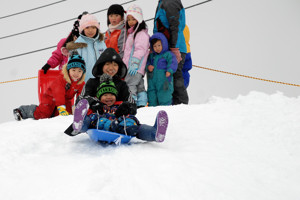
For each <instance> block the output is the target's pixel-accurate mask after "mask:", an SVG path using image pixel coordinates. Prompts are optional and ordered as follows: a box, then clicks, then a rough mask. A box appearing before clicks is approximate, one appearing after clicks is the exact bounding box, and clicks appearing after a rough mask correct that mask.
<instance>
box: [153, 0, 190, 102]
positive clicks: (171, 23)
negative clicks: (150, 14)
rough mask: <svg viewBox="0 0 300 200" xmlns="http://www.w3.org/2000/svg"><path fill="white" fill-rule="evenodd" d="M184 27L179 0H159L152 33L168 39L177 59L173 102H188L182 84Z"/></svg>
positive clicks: (184, 51) (183, 17) (183, 14)
mask: <svg viewBox="0 0 300 200" xmlns="http://www.w3.org/2000/svg"><path fill="white" fill-rule="evenodd" d="M184 28H185V10H184V8H183V6H182V3H181V1H180V0H159V1H158V6H157V9H156V13H155V18H154V29H153V33H156V32H162V33H163V34H164V35H165V36H166V37H167V39H168V42H169V48H170V50H171V51H172V52H173V53H174V54H175V55H176V58H177V61H178V68H177V71H176V72H175V73H174V75H173V76H174V92H173V104H174V105H176V104H181V103H184V104H188V102H189V97H188V94H187V90H186V88H185V86H184V80H183V76H182V68H183V64H184V60H185V55H186V53H187V48H186V43H185V38H184V35H183V30H184Z"/></svg>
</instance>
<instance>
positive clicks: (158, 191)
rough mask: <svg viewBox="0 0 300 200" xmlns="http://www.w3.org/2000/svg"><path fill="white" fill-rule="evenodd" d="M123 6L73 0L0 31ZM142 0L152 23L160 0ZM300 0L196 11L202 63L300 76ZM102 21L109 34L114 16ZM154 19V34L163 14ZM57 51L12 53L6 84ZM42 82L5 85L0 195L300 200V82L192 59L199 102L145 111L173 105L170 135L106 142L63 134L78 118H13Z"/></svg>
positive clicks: (8, 22)
mask: <svg viewBox="0 0 300 200" xmlns="http://www.w3.org/2000/svg"><path fill="white" fill-rule="evenodd" d="M122 2H125V1H122ZM182 2H183V5H184V6H185V7H187V6H191V5H193V4H195V3H199V2H201V1H197V0H182ZM48 3H53V1H52V2H50V1H48V0H46V1H37V0H30V1H19V0H10V1H7V2H6V3H5V5H4V4H3V5H1V16H5V15H8V14H12V13H16V12H20V11H23V10H27V9H31V8H34V7H38V6H42V5H45V4H48ZM113 3H121V1H120V0H118V1H101V2H100V1H97V0H85V1H84V2H83V1H78V0H73V1H65V2H64V3H61V4H57V5H55V6H51V7H47V8H43V9H39V10H35V11H32V12H28V13H26V14H22V15H18V16H14V17H10V18H6V19H1V21H0V23H1V27H2V28H1V35H0V37H3V36H7V35H10V34H15V33H19V32H22V31H27V30H32V29H35V28H38V27H42V26H46V25H49V24H53V23H56V22H61V21H62V20H66V19H71V18H74V17H77V16H78V14H79V13H81V12H82V11H84V10H87V11H89V12H94V11H98V10H101V9H104V8H107V7H108V6H109V5H111V4H113ZM134 3H136V4H138V5H140V6H141V7H142V9H143V12H144V18H145V19H150V18H152V17H153V16H154V10H155V9H156V5H157V1H149V0H137V1H136V2H134ZM124 7H125V8H127V7H128V5H126V6H124ZM299 7H300V1H296V0H286V1H281V0H264V1H260V0H251V1H249V0H239V1H236V0H222V1H218V0H213V1H211V2H209V3H207V4H203V5H201V6H197V7H194V8H191V9H189V10H187V11H186V19H187V24H188V25H189V27H190V31H191V51H192V59H193V63H194V64H195V65H199V66H204V67H211V68H215V69H218V70H223V71H228V72H233V73H239V74H245V75H249V76H254V77H261V78H266V79H271V80H277V81H283V82H288V83H295V84H299V70H300V68H299V63H300V59H299V45H300V39H299V38H300V37H299V34H300V23H299V19H300V12H299ZM54 11H55V12H54ZM96 17H97V18H98V19H99V21H100V24H101V30H102V31H105V30H106V29H107V27H106V12H102V13H97V14H96ZM147 24H148V26H149V33H150V34H151V30H152V29H153V22H152V21H149V22H147ZM72 26H73V21H70V22H68V23H64V24H60V25H57V26H53V27H50V28H46V29H42V30H38V31H35V32H31V33H27V34H23V35H19V36H16V37H11V38H7V39H2V40H0V46H1V58H5V57H9V56H12V55H17V54H21V53H25V52H29V51H33V50H37V49H42V48H45V47H49V46H53V45H56V44H57V42H58V41H59V40H60V39H61V38H63V37H66V33H68V32H69V31H70V30H71V28H72ZM53 50H54V49H49V50H47V51H41V52H38V53H33V54H28V55H25V56H20V57H16V58H13V59H7V60H2V61H1V62H0V64H1V70H2V71H1V73H0V79H1V80H0V81H8V80H15V79H19V78H27V77H34V76H37V70H38V69H40V68H41V67H42V66H43V65H44V64H45V63H46V61H47V59H48V58H49V57H50V55H51V53H52V51H53ZM37 90H38V89H37V79H30V80H26V81H20V82H13V83H6V84H1V85H0V93H1V97H2V98H1V115H0V199H1V200H27V199H28V200H41V199H45V200H66V199H72V200H82V199H87V200H93V199H97V200H99V199H103V200H120V199H121V200H127V199H128V200H135V199H143V200H148V199H149V200H154V199H158V200H160V199H163V200H168V199H170V200H182V199H188V200H194V199H197V200H198V199H200V200H299V199H300V190H299V185H300V135H299V134H300V123H299V122H300V96H299V95H300V91H299V87H292V86H287V85H281V84H274V83H269V82H263V81H257V80H253V79H245V78H241V77H237V76H230V75H226V74H221V73H216V72H211V71H206V70H202V69H199V68H196V67H194V68H193V69H192V70H191V83H190V86H189V88H188V92H189V97H190V103H191V104H190V105H188V106H187V105H179V106H169V107H155V108H142V109H139V110H138V114H137V117H138V118H139V120H140V121H141V122H142V123H145V124H153V123H154V120H155V116H156V113H157V112H158V111H159V110H161V109H164V110H166V111H167V113H168V115H169V128H168V131H167V135H166V140H165V142H163V143H155V142H144V141H139V140H135V142H136V143H135V144H132V145H122V146H117V147H115V146H108V147H103V146H101V145H99V144H97V143H94V142H92V141H91V140H90V139H89V137H88V135H87V134H80V135H78V136H74V137H69V136H67V135H66V134H64V133H63V131H64V130H65V129H66V128H67V127H68V126H69V125H70V124H71V123H72V116H68V117H56V118H52V119H43V120H38V121H36V120H31V119H30V120H24V121H21V122H16V121H13V120H14V119H13V115H12V110H13V109H14V108H16V107H18V106H20V105H27V104H38V96H37ZM251 91H252V92H251ZM276 91H280V92H276ZM212 96H218V97H212ZM228 98H230V99H228ZM3 122H5V123H3Z"/></svg>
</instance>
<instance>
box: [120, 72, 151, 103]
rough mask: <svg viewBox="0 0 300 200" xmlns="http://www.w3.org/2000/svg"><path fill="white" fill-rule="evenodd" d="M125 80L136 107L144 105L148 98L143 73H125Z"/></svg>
mask: <svg viewBox="0 0 300 200" xmlns="http://www.w3.org/2000/svg"><path fill="white" fill-rule="evenodd" d="M125 82H126V83H127V85H128V87H129V90H130V92H131V94H132V96H133V98H134V100H135V101H136V105H137V106H138V107H141V106H146V105H147V102H148V99H147V93H146V90H145V85H144V79H143V75H142V74H140V73H136V75H134V76H131V75H129V74H127V76H126V77H125Z"/></svg>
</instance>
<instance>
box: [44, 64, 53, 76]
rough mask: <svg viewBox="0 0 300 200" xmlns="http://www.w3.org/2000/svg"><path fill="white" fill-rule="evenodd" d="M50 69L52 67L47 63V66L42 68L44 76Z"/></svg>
mask: <svg viewBox="0 0 300 200" xmlns="http://www.w3.org/2000/svg"><path fill="white" fill-rule="evenodd" d="M50 68H51V66H50V65H49V64H48V63H46V64H45V65H44V66H43V67H42V70H44V74H46V73H47V71H48V70H49V69H50Z"/></svg>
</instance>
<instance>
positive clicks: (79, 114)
mask: <svg viewBox="0 0 300 200" xmlns="http://www.w3.org/2000/svg"><path fill="white" fill-rule="evenodd" d="M88 110H89V102H88V101H87V100H86V99H82V100H80V101H79V102H78V103H77V105H76V107H75V111H74V121H73V125H72V126H73V129H74V131H75V132H77V133H79V132H80V131H81V128H82V126H83V121H84V118H85V116H86V114H87V112H88Z"/></svg>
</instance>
